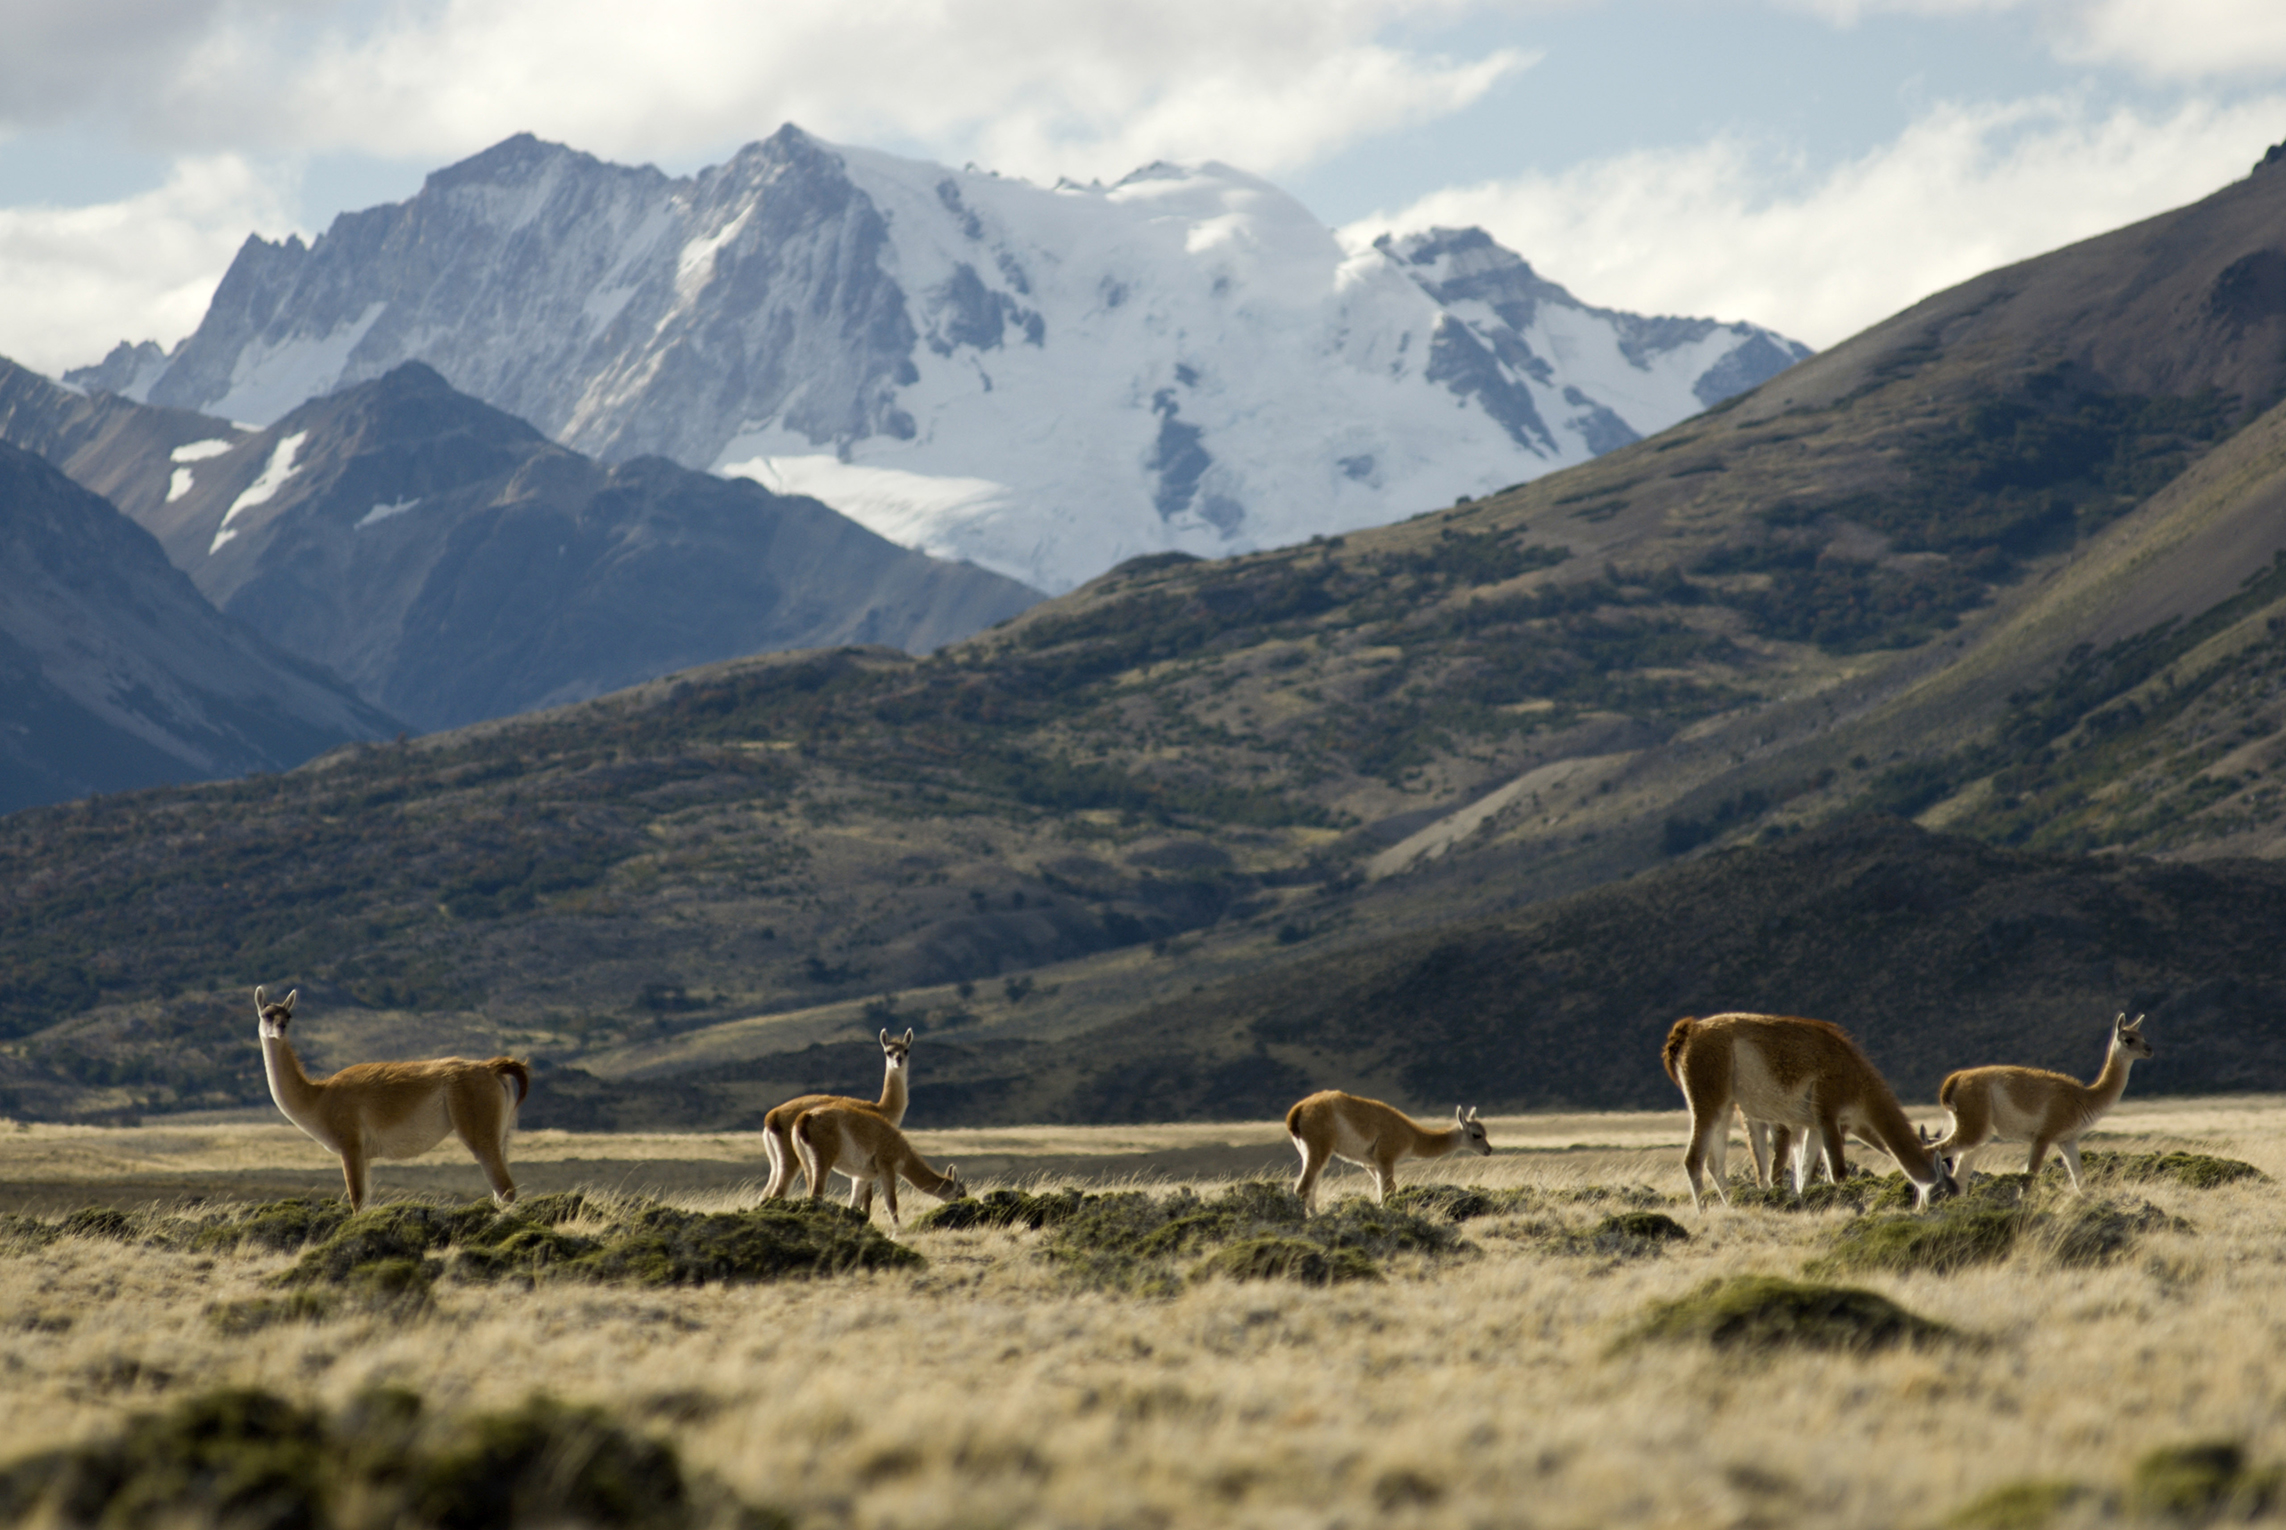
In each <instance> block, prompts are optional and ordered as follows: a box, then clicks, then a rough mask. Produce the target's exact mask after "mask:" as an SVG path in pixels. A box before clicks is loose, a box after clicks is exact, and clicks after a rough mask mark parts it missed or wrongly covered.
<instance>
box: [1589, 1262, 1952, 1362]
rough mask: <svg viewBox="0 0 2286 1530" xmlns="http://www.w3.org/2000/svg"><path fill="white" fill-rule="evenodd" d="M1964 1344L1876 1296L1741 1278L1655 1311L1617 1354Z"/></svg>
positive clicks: (1714, 1283) (1765, 1277)
mask: <svg viewBox="0 0 2286 1530" xmlns="http://www.w3.org/2000/svg"><path fill="white" fill-rule="evenodd" d="M1957 1337H1959V1336H1958V1335H1957V1334H1956V1333H1955V1331H1954V1330H1953V1329H1951V1328H1948V1327H1947V1326H1945V1325H1944V1324H1942V1323H1937V1322H1932V1321H1930V1320H1929V1319H1927V1318H1924V1317H1921V1316H1919V1315H1917V1314H1915V1313H1912V1312H1908V1311H1907V1310H1906V1309H1904V1308H1903V1307H1900V1306H1898V1305H1897V1303H1895V1302H1893V1301H1891V1300H1890V1299H1889V1298H1888V1297H1886V1296H1883V1295H1881V1294H1880V1293H1878V1292H1875V1291H1865V1290H1860V1289H1858V1288H1857V1287H1854V1286H1829V1285H1815V1284H1809V1283H1806V1282H1803V1281H1795V1280H1786V1279H1783V1278H1781V1277H1779V1276H1775V1275H1735V1276H1732V1277H1730V1278H1729V1279H1727V1280H1712V1281H1708V1282H1707V1283H1706V1284H1705V1285H1702V1286H1700V1287H1699V1288H1698V1289H1696V1290H1694V1291H1692V1292H1690V1293H1689V1294H1688V1295H1686V1296H1682V1297H1679V1298H1677V1299H1676V1300H1674V1301H1670V1302H1659V1303H1655V1304H1654V1305H1653V1306H1652V1307H1651V1309H1650V1310H1649V1311H1648V1312H1647V1313H1646V1314H1645V1315H1644V1318H1643V1320H1642V1321H1641V1322H1640V1323H1639V1324H1637V1325H1636V1326H1635V1327H1634V1328H1633V1329H1631V1330H1630V1331H1629V1332H1628V1333H1627V1334H1626V1335H1625V1336H1624V1337H1622V1338H1621V1340H1620V1341H1619V1345H1618V1348H1621V1349H1627V1348H1632V1347H1634V1346H1636V1345H1639V1344H1645V1343H1661V1344H1684V1343H1696V1344H1709V1345H1712V1346H1714V1347H1715V1348H1717V1349H1750V1350H1775V1349H1785V1348H1800V1349H1817V1350H1847V1351H1856V1352H1863V1351H1868V1350H1876V1349H1886V1348H1888V1347H1890V1346H1892V1345H1897V1344H1927V1343H1931V1342H1935V1341H1938V1340H1945V1339H1954V1338H1957Z"/></svg>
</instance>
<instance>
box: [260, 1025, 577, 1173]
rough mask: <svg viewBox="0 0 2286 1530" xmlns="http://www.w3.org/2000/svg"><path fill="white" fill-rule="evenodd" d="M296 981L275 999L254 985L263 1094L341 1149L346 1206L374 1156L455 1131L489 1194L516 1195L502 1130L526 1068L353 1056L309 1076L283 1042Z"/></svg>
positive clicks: (520, 1096)
mask: <svg viewBox="0 0 2286 1530" xmlns="http://www.w3.org/2000/svg"><path fill="white" fill-rule="evenodd" d="M300 994H301V990H300V989H298V988H296V989H293V990H291V991H289V992H288V993H287V995H286V996H285V997H284V998H283V999H280V1000H279V1001H278V1002H277V1003H275V1004H273V1003H271V1002H270V1000H269V996H268V995H267V994H266V993H265V991H264V990H262V989H260V988H257V989H255V990H254V1013H255V1016H256V1027H257V1029H258V1030H259V1032H260V1034H261V1037H262V1070H263V1072H265V1073H266V1074H268V1075H269V1079H270V1098H271V1099H273V1100H275V1101H277V1102H278V1108H279V1109H280V1110H282V1111H284V1112H285V1113H286V1119H287V1120H289V1121H291V1122H293V1123H294V1124H295V1125H296V1126H298V1127H300V1128H301V1129H302V1130H303V1132H305V1133H306V1134H307V1135H308V1136H309V1137H310V1138H311V1140H313V1141H315V1142H317V1143H318V1144H319V1145H320V1146H322V1147H324V1148H325V1149H326V1150H327V1151H328V1152H331V1153H334V1154H337V1155H339V1157H340V1159H341V1177H342V1180H343V1182H344V1183H345V1184H346V1185H347V1186H348V1188H349V1206H350V1209H351V1210H352V1211H358V1210H362V1209H363V1208H364V1206H365V1201H366V1197H367V1196H368V1195H369V1194H370V1193H371V1180H372V1161H373V1160H374V1159H376V1158H418V1157H420V1156H421V1155H422V1154H423V1153H425V1152H427V1151H428V1150H429V1149H430V1148H433V1147H435V1146H436V1145H437V1144H438V1143H440V1142H442V1141H444V1140H445V1138H446V1136H447V1135H457V1136H458V1137H459V1138H460V1140H461V1141H462V1142H463V1143H465V1144H467V1146H468V1150H469V1152H471V1153H473V1154H474V1155H475V1156H476V1161H477V1163H478V1165H479V1166H480V1167H482V1168H483V1170H484V1177H485V1178H486V1179H487V1180H489V1181H490V1182H491V1184H492V1199H493V1200H494V1201H495V1202H496V1203H497V1204H499V1205H502V1206H506V1205H508V1204H509V1203H510V1202H512V1201H514V1200H515V1199H516V1181H514V1180H513V1179H511V1178H509V1177H508V1134H509V1133H510V1132H511V1131H513V1130H515V1127H516V1107H517V1106H519V1105H521V1104H523V1103H524V1098H525V1096H526V1095H529V1094H530V1093H531V1092H532V1070H531V1069H529V1068H527V1067H525V1066H524V1064H522V1063H520V1062H518V1061H517V1060H516V1059H515V1058H513V1057H495V1058H492V1059H490V1060H489V1061H486V1062H470V1061H469V1060H468V1059H467V1058H465V1057H439V1058H435V1059H432V1060H429V1061H426V1062H369V1063H352V1064H351V1065H350V1066H348V1067H346V1068H344V1069H342V1070H341V1071H340V1072H339V1073H336V1074H334V1075H333V1076H332V1077H331V1078H316V1079H313V1078H311V1077H310V1076H309V1075H308V1074H306V1073H304V1072H303V1071H302V1064H301V1059H299V1058H297V1057H296V1056H295V1055H294V1048H293V1045H292V1044H291V1043H290V1042H288V1041H287V1040H286V1027H287V1026H289V1025H291V1024H292V1023H293V1019H294V1000H295V999H296V998H297V997H298V996H299V995H300Z"/></svg>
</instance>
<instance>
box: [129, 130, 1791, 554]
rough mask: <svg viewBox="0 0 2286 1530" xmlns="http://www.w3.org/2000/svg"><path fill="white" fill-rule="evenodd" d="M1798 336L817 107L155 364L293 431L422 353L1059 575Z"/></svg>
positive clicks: (482, 170) (1582, 437)
mask: <svg viewBox="0 0 2286 1530" xmlns="http://www.w3.org/2000/svg"><path fill="white" fill-rule="evenodd" d="M1799 354H1806V353H1805V352H1802V351H1801V348H1800V347H1796V346H1793V345H1792V344H1791V342H1786V341H1784V340H1782V339H1781V338H1779V337H1776V336H1771V335H1769V334H1768V332H1766V331H1762V330H1758V329H1756V328H1754V327H1753V326H1751V325H1722V324H1717V323H1716V322H1715V321H1712V320H1646V319H1641V318H1638V317H1637V316H1634V315H1628V314H1615V313H1611V312H1609V311H1607V310H1602V309H1595V308H1590V307H1588V306H1586V305H1583V304H1581V303H1580V302H1578V301H1577V300H1576V299H1574V298H1573V297H1572V296H1571V295H1570V294H1569V293H1567V292H1565V291H1564V289H1563V288H1561V287H1559V286H1557V285H1555V284H1554V283H1551V282H1546V281H1544V280H1542V279H1541V278H1539V277H1538V276H1537V275H1536V274H1535V273H1534V272H1533V271H1532V269H1531V267H1530V266H1529V265H1527V264H1526V263H1525V262H1524V261H1523V260H1521V259H1520V258H1519V257H1517V256H1516V255H1515V254H1514V253H1513V252H1510V251H1508V250H1504V249H1502V248H1501V247H1500V246H1499V245H1498V244H1497V243H1496V242H1494V241H1493V240H1492V239H1491V238H1490V237H1489V236H1488V235H1486V234H1485V233H1484V232H1483V231H1482V230H1477V229H1465V230H1448V229H1439V230H1431V231H1428V232H1426V233H1423V234H1417V235H1410V236H1407V237H1405V238H1404V239H1400V240H1384V241H1382V242H1381V243H1380V244H1378V245H1377V246H1375V247H1374V248H1371V249H1364V250H1345V249H1344V248H1343V247H1342V245H1341V243H1340V241H1339V239H1338V238H1337V236H1336V235H1335V234H1334V232H1333V231H1332V230H1330V229H1328V228H1327V227H1325V226H1324V225H1323V224H1321V223H1319V222H1318V221H1317V220H1316V219H1315V218H1313V217H1312V216H1311V215H1310V213H1309V211H1308V209H1307V208H1305V207H1303V206H1302V205H1301V204H1300V203H1299V202H1297V201H1296V200H1295V199H1294V198H1292V197H1291V196H1289V195H1287V194H1286V193H1285V192H1283V191H1281V190H1280V189H1279V188H1278V187H1276V186H1274V185H1272V184H1270V183H1269V182H1267V181H1264V180H1262V179H1261V178H1259V177H1257V176H1253V175H1249V174H1247V173H1246V172H1244V171H1242V170H1238V169H1234V168H1233V167H1231V166H1229V165H1225V164H1220V163H1217V162H1213V161H1207V162H1203V163H1198V164H1166V163H1160V164H1153V165H1150V166H1146V167H1144V168H1143V169H1141V170H1138V171H1136V172H1135V173H1133V174H1131V175H1129V176H1127V177H1125V178H1124V179H1122V180H1120V181H1118V182H1117V183H1115V184H1113V185H1110V186H1102V185H1091V186H1078V185H1074V184H1072V183H1070V182H1061V183H1058V184H1057V185H1055V186H1052V187H1044V186H1037V185H1034V184H1031V183H1029V182H1026V181H1023V180H1019V179H1015V178H1012V177H1002V176H997V175H992V174H989V173H985V172H980V171H976V170H952V169H948V168H946V167H944V166H941V165H935V164H930V163H927V162H924V161H919V160H912V159H906V158H902V157H900V156H896V155H891V154H885V153H881V152H879V151H875V150H870V149H857V148H843V147H837V146H835V145H831V144H827V143H824V142H822V141H820V140H818V139H816V138H814V137H811V136H810V135H808V134H806V133H804V132H802V131H801V130H800V129H799V128H796V127H794V126H792V125H790V124H789V125H787V126H786V127H784V128H781V129H780V130H779V131H778V132H776V133H774V134H772V135H771V136H770V137H769V138H767V139H764V140H762V141H760V142H757V143H753V144H750V145H748V146H747V147H746V148H744V149H742V150H740V151H739V152H738V153H737V154H736V155H734V156H732V157H731V159H729V160H728V161H726V162H725V163H723V164H721V165H718V166H715V167H712V168H710V169H707V170H703V171H700V172H698V173H697V174H695V175H692V176H688V177H683V178H680V179H677V178H670V177H667V176H665V175H662V174H661V173H660V172H658V171H657V170H654V169H649V168H641V169H630V168H627V167H623V166H616V165H610V164H606V163H604V162H603V161H600V160H596V159H594V158H592V157H591V156H588V155H586V154H582V153H579V152H577V151H575V150H572V149H569V148H565V147H563V146H560V145H554V144H548V143H544V142H542V141H541V140H538V139H536V138H532V137H530V136H529V135H519V136H518V137H516V138H512V139H509V140H507V141H506V142H504V143H501V144H498V145H496V146H494V147H493V148H491V149H488V150H486V151H485V152H483V153H482V154H479V155H476V156H475V157H473V158H471V159H469V160H466V161H463V162H462V163H460V164H458V165H454V166H451V167H448V168H446V169H443V170H440V171H438V172H436V173H435V174H434V175H432V176H430V177H429V180H428V182H427V184H426V185H425V186H424V187H423V189H422V191H421V193H420V194H419V195H418V196H415V197H414V198H412V199H411V200H410V201H407V202H405V203H402V204H397V205H395V206H387V207H379V208H372V209H368V210H367V211H365V212H361V213H355V214H349V215H345V216H344V217H343V218H341V219H339V220H337V221H336V223H335V224H334V226H333V228H331V229H330V230H328V231H327V233H326V234H325V235H324V236H323V237H322V238H320V239H318V240H317V241H316V242H315V243H314V244H313V245H311V246H309V247H308V248H307V249H306V250H305V249H303V248H302V247H301V246H300V245H299V244H298V243H294V242H289V243H288V244H286V245H270V244H266V243H264V242H262V241H259V240H255V241H249V244H248V246H247V247H246V249H245V250H243V251H242V252H241V255H240V259H239V262H238V264H237V265H235V266H234V267H233V268H232V271H231V273H230V275H229V276H228V277H227V278H226V279H225V280H224V282H223V285H222V288H221V290H220V291H218V292H217V294H216V298H215V303H214V307H213V309H212V310H211V311H210V312H209V314H208V316H207V320H206V322H205V323H204V324H202V325H201V326H200V329H199V331H198V333H197V334H195V335H193V336H192V337H191V338H190V339H189V340H187V341H185V342H184V344H183V345H182V346H179V347H177V349H176V351H175V352H174V353H173V354H172V355H171V356H169V357H168V358H166V362H165V366H164V368H163V369H161V370H160V371H159V372H158V374H157V375H156V376H155V377H151V378H149V379H148V380H147V382H145V383H144V386H145V387H146V388H147V393H148V396H149V397H150V398H151V399H152V400H153V401H154V402H161V403H169V404H178V405H183V406H187V407H196V408H203V409H206V410H207V411H208V412H211V413H219V414H223V415H225V416H227V417H230V418H239V419H252V420H256V421H259V422H263V423H268V422H269V421H271V420H275V419H276V418H278V417H279V416H280V415H282V414H283V413H284V412H285V411H286V410H287V409H289V408H291V407H292V406H293V404H295V403H297V402H299V401H300V400H301V399H303V398H307V397H310V396H313V395H315V394H318V393H322V392H325V391H328V390H329V389H331V388H333V387H338V386H342V385H345V384H348V383H353V382H357V381H361V380H363V379H366V378H369V377H374V376H378V375H380V374H381V373H383V372H385V371H387V370H389V369H390V368H391V367H394V366H396V365H397V364H399V363H400V362H403V361H406V360H421V361H425V362H427V363H429V364H430V365H432V366H434V367H436V368H437V370H438V371H439V372H441V373H443V374H444V376H445V377H446V378H447V379H449V380H450V381H451V383H452V384H453V385H454V386H455V387H457V388H460V389H462V390H463V391H466V392H469V393H473V394H475V395H476V396H477V397H479V398H482V399H484V400H486V401H487V402H489V403H492V404H494V405H495V406H497V407H499V408H502V409H505V410H508V411H509V412H511V413H514V414H518V415H521V416H523V417H524V418H527V419H529V420H531V421H532V422H534V423H535V424H537V425H538V426H539V427H540V428H541V429H542V430H544V431H546V432H547V433H549V434H550V435H553V436H555V437H556V438H557V439H559V440H561V441H563V442H565V443H566V444H568V445H571V446H574V447H576V448H578V449H581V450H583V451H588V452H592V453H595V454H597V455H600V456H604V457H606V458H610V459H615V460H616V459H624V458H628V457H632V456H636V455H640V454H644V453H659V454H662V455H666V456H670V457H673V458H675V459H676V460H678V461H681V462H684V463H686V464H688V465H692V466H698V467H709V468H713V469H715V470H717V471H724V472H731V473H738V474H744V475H747V476H751V477H753V478H756V479H758V480H760V481H762V482H763V483H765V484H767V485H768V486H770V487H772V488H776V489H780V490H783V491H787V492H805V493H814V494H817V495H818V496H819V497H821V498H824V499H826V500H827V501H828V502H829V503H832V504H835V505H836V506H837V507H838V508H840V509H842V510H844V511H845V512H846V513H848V514H850V515H852V516H854V517H856V518H857V519H859V520H860V521H863V522H864V523H866V524H867V525H869V526H871V527H872V528H873V529H875V530H876V531H879V532H881V533H882V534H884V535H886V536H889V537H891V538H893V539H895V540H899V541H902V542H905V543H907V544H908V545H911V546H917V547H920V548H923V549H925V550H927V551H930V552H933V553H937V554H940V555H944V556H950V557H961V558H968V559H971V560H973V561H975V562H977V563H980V564H983V565H984V566H986V567H988V568H992V569H995V570H997V571H999V572H1002V573H1006V574H1010V575H1012V576H1014V577H1016V578H1019V579H1022V580H1024V581H1026V582H1028V583H1032V584H1034V585H1037V586H1040V587H1043V588H1047V589H1051V590H1060V589H1066V588H1069V587H1070V586H1072V585H1074V584H1076V583H1078V582H1080V581H1082V580H1084V579H1086V578H1089V577H1091V576H1092V575H1094V574H1096V573H1099V572H1101V571H1102V570H1103V569H1105V568H1108V567H1110V566H1111V565H1113V564H1115V563H1118V562H1120V561H1122V560H1123V559H1126V558H1129V557H1133V556H1136V555H1138V554H1143V553H1155V552H1163V551H1169V550H1178V549H1179V550H1182V551H1188V552H1193V553H1200V554H1207V555H1213V554H1221V553H1229V552H1239V551H1244V550H1247V549H1250V548H1255V547H1262V546H1268V545H1275V544H1278V543H1282V542H1287V541H1293V540H1298V539H1302V538H1306V537H1308V536H1310V535H1313V534H1316V533H1325V532H1338V531H1343V530H1349V529H1354V528H1356V527H1360V526H1365V525H1370V524H1375V523H1379V522H1382V521H1387V520H1390V519H1394V518H1396V517H1398V516H1401V515H1405V514H1409V513H1411V512H1413V511H1415V510H1418V509H1421V508H1423V507H1424V506H1427V505H1433V504H1440V503H1446V502H1449V501H1450V500H1451V499H1452V498H1453V497H1454V496H1455V495H1458V494H1481V493H1484V492H1487V491H1489V490H1492V489H1497V488H1499V487H1502V486H1504V485H1506V484H1511V483H1515V482H1518V481H1521V480H1523V479H1527V478H1531V477H1534V476H1537V475H1538V474H1540V473H1543V472H1547V471H1549V470H1551V469H1553V468H1557V467H1562V466H1566V465H1568V464H1571V463H1574V462H1579V461H1582V460H1585V459H1586V458H1587V457H1589V456H1591V455H1593V454H1594V453H1596V452H1599V451H1603V450H1607V449H1608V448H1609V447H1611V446H1614V445H1617V444H1620V443H1622V442H1625V441H1629V440H1633V439H1635V438H1637V437H1638V436H1640V435H1644V434H1648V433H1650V432H1652V431H1655V430H1658V429H1662V428H1664V427H1665V426H1667V425H1669V424H1672V423H1673V422H1674V421H1676V420H1678V419H1680V418H1682V417H1683V416H1684V415H1687V414H1689V413H1692V412H1694V411H1695V410H1696V409H1698V408H1700V407H1703V406H1704V405H1705V404H1707V403H1710V402H1713V401H1714V399H1715V398H1717V397H1720V396H1723V394H1725V393H1728V392H1735V391H1737V390H1738V389H1739V388H1742V387H1745V386H1751V385H1752V383H1754V382H1756V381H1759V380H1760V379H1761V378H1762V377H1763V376H1766V375H1768V374H1769V373H1770V372H1772V371H1775V370H1777V369H1778V368H1779V367H1781V366H1784V365H1786V364H1788V363H1789V362H1790V361H1791V360H1792V359H1794V358H1795V357H1796V356H1797V355H1799ZM138 380H139V381H140V380H142V379H141V377H140V373H139V376H138Z"/></svg>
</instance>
